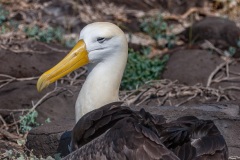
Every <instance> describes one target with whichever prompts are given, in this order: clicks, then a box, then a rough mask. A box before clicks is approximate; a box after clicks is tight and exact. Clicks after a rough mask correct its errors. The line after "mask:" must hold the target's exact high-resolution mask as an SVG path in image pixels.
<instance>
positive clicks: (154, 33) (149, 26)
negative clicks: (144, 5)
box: [140, 15, 175, 48]
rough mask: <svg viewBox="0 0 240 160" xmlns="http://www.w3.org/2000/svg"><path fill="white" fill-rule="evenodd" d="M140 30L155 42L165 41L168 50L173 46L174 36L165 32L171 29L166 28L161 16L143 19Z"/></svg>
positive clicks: (166, 25)
mask: <svg viewBox="0 0 240 160" xmlns="http://www.w3.org/2000/svg"><path fill="white" fill-rule="evenodd" d="M140 28H141V29H142V31H143V32H145V33H147V34H148V35H149V36H151V37H152V38H154V39H155V40H160V39H165V40H167V42H168V43H167V47H168V48H171V47H172V46H173V45H174V44H175V35H173V34H171V35H169V34H167V31H168V30H169V29H171V27H169V26H168V24H167V22H165V21H164V20H163V18H162V16H161V15H158V16H156V17H151V18H146V19H144V20H143V21H142V23H141V25H140Z"/></svg>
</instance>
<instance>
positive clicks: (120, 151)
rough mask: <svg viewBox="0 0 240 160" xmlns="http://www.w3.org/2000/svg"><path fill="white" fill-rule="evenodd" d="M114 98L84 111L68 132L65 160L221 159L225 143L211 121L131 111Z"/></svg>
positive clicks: (224, 153) (224, 151)
mask: <svg viewBox="0 0 240 160" xmlns="http://www.w3.org/2000/svg"><path fill="white" fill-rule="evenodd" d="M120 105H121V103H119V102H115V103H111V104H108V105H105V106H103V107H101V108H99V109H96V110H94V111H92V112H89V113H87V114H86V115H85V116H83V117H82V118H81V119H80V120H79V121H78V123H77V124H76V125H75V127H74V129H73V132H72V142H71V149H72V151H73V152H72V153H71V154H70V155H68V156H67V157H65V158H64V159H65V160H82V159H83V160H85V159H86V160H98V159H103V160H105V159H109V160H110V159H123V160H125V159H126V160H127V159H131V160H135V159H136V160H141V159H143V160H146V159H149V160H155V159H156V160H157V159H159V160H160V159H162V160H178V159H179V160H180V159H181V160H193V159H194V160H205V159H206V160H207V159H211V160H225V159H227V157H228V152H227V146H226V143H225V141H224V139H223V137H222V135H221V134H220V132H219V131H218V129H217V128H216V126H215V125H214V123H213V122H212V121H204V120H199V119H197V118H196V117H182V118H179V119H177V120H175V121H172V122H170V123H166V122H165V119H164V117H163V116H161V115H152V114H150V113H148V112H146V111H145V110H144V109H141V110H140V111H133V110H131V109H130V108H128V107H124V106H120Z"/></svg>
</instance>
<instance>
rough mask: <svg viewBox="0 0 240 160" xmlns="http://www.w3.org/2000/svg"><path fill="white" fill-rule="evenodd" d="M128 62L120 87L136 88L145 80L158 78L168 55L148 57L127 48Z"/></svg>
mask: <svg viewBox="0 0 240 160" xmlns="http://www.w3.org/2000/svg"><path fill="white" fill-rule="evenodd" d="M128 52H129V54H128V63H127V66H126V69H125V72H124V75H123V80H122V83H121V89H127V90H131V89H136V88H137V87H138V86H140V85H142V84H144V83H145V82H147V81H150V80H154V79H158V78H159V76H160V74H161V72H162V71H163V69H164V66H165V64H166V62H167V60H168V58H169V57H168V56H167V55H166V56H164V57H163V58H162V59H159V58H154V59H149V58H147V56H146V55H141V54H140V53H139V52H135V51H134V50H133V49H129V51H128Z"/></svg>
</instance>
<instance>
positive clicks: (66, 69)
mask: <svg viewBox="0 0 240 160" xmlns="http://www.w3.org/2000/svg"><path fill="white" fill-rule="evenodd" d="M88 63H89V59H88V52H87V50H86V45H85V43H84V41H83V40H79V41H78V43H77V44H76V45H75V46H74V47H73V49H72V50H71V51H70V52H69V53H68V54H67V56H66V57H65V58H64V59H63V60H62V61H60V62H59V63H58V64H57V65H56V66H54V67H53V68H51V69H50V70H48V71H46V72H45V73H43V74H42V75H41V77H40V78H39V79H38V82H37V90H38V91H39V92H41V91H42V90H43V89H44V88H46V87H47V86H48V85H49V84H51V83H53V82H55V81H56V80H58V79H60V78H62V77H63V76H65V75H67V74H68V73H70V72H72V71H74V70H76V69H78V68H80V67H82V66H84V65H86V64H88Z"/></svg>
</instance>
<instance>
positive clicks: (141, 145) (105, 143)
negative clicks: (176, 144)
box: [64, 117, 179, 160]
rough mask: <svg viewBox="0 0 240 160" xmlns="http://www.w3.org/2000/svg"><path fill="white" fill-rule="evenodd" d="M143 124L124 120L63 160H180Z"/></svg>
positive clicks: (137, 120)
mask: <svg viewBox="0 0 240 160" xmlns="http://www.w3.org/2000/svg"><path fill="white" fill-rule="evenodd" d="M143 121H144V120H143ZM144 123H146V122H143V124H142V122H141V121H139V119H135V118H134V117H126V118H123V119H121V120H119V121H118V122H117V123H115V125H114V126H113V127H112V128H111V129H109V130H108V131H107V132H106V133H104V134H102V135H101V136H99V137H97V138H95V139H94V140H93V141H90V142H89V143H87V144H86V145H84V146H82V147H81V148H79V149H77V150H76V151H74V152H72V153H71V154H70V155H68V156H67V157H65V159H64V160H73V159H74V160H80V159H81V160H82V159H83V160H85V159H86V160H91V159H92V160H93V159H95V160H99V159H104V160H105V159H109V160H110V159H121V160H127V159H128V160H155V159H156V160H160V159H163V160H179V158H178V157H176V156H175V154H174V153H173V152H172V151H170V150H169V149H167V148H166V147H165V146H164V145H163V144H162V143H161V141H160V139H159V137H158V135H157V134H156V133H155V132H154V131H153V130H152V129H151V127H149V126H146V125H145V124H144Z"/></svg>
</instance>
